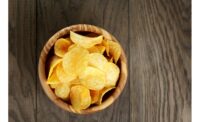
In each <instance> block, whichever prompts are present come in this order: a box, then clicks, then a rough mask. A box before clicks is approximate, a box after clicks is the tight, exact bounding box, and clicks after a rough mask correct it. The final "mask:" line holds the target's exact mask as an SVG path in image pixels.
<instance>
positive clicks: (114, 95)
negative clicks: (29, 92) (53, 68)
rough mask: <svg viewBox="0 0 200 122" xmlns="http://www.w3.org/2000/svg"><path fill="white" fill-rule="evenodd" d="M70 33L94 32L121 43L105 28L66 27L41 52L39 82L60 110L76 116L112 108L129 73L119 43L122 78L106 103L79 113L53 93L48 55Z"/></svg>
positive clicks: (88, 26)
mask: <svg viewBox="0 0 200 122" xmlns="http://www.w3.org/2000/svg"><path fill="white" fill-rule="evenodd" d="M70 31H75V32H76V31H87V32H93V33H96V34H102V35H103V36H104V38H106V39H109V40H112V41H115V42H117V43H119V41H118V40H117V39H116V38H115V37H114V36H113V35H112V34H110V33H109V32H107V31H106V30H104V29H103V28H101V27H98V26H94V25H89V24H75V25H71V26H68V27H65V28H63V29H61V30H59V31H57V32H56V33H55V34H54V35H53V36H51V37H50V38H49V40H48V41H47V42H46V43H45V45H44V47H43V49H42V51H41V54H40V57H39V63H38V75H39V80H40V84H41V86H42V89H43V90H44V92H45V94H46V95H47V96H48V98H49V99H50V100H51V101H53V102H54V104H56V105H57V106H59V107H60V108H62V109H64V110H66V111H69V112H72V113H76V114H90V113H94V112H97V111H100V110H103V109H105V108H107V107H108V106H110V105H111V104H112V103H113V102H114V101H115V100H116V99H117V98H118V97H119V95H120V94H121V92H122V91H123V89H124V87H125V85H126V82H127V76H128V73H127V59H126V55H125V53H124V50H123V48H122V47H121V44H120V43H119V44H120V47H121V50H122V54H121V56H120V59H119V61H120V65H121V67H120V76H119V78H118V84H117V86H116V88H115V90H114V92H113V93H112V94H111V95H110V96H109V97H108V98H107V99H106V100H105V101H103V102H102V104H101V105H97V106H93V107H89V108H87V109H84V110H80V111H77V110H75V109H73V107H72V106H71V105H70V104H68V103H66V102H64V101H63V100H61V99H60V98H58V97H57V96H56V95H55V94H54V92H53V91H52V89H51V88H50V86H49V85H48V84H47V83H46V80H47V78H46V73H45V65H46V58H47V55H48V53H49V51H50V49H51V48H52V46H53V45H54V43H55V42H56V40H57V39H58V38H61V37H62V36H64V35H66V34H69V32H70Z"/></svg>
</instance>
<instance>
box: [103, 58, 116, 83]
mask: <svg viewBox="0 0 200 122" xmlns="http://www.w3.org/2000/svg"><path fill="white" fill-rule="evenodd" d="M103 71H104V72H105V74H106V85H105V86H106V87H110V86H115V85H116V83H117V80H118V78H119V72H120V70H119V68H118V66H117V65H116V64H114V63H111V62H107V63H106V64H105V65H104V68H103Z"/></svg>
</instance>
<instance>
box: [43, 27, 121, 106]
mask: <svg viewBox="0 0 200 122" xmlns="http://www.w3.org/2000/svg"><path fill="white" fill-rule="evenodd" d="M91 34H92V33H90V34H88V36H87V35H84V36H83V35H80V34H78V33H75V32H72V31H70V37H69V38H60V39H58V40H57V41H56V43H55V45H54V53H55V55H54V56H52V57H51V58H50V69H49V74H48V79H47V83H48V84H49V85H50V87H51V88H52V89H54V92H55V95H56V96H58V97H59V98H61V99H63V100H65V101H66V102H68V103H69V104H71V105H72V106H73V108H74V109H76V110H82V109H86V108H88V107H89V106H90V105H91V104H96V105H100V104H101V103H102V98H103V96H104V95H105V93H107V92H108V91H110V90H112V89H114V88H115V86H116V83H117V81H118V78H119V73H120V69H119V67H118V66H117V65H116V63H117V61H118V60H119V57H120V55H121V47H120V45H119V44H118V43H117V42H114V41H111V40H106V39H104V37H103V36H102V35H100V36H95V37H91V36H90V35H91Z"/></svg>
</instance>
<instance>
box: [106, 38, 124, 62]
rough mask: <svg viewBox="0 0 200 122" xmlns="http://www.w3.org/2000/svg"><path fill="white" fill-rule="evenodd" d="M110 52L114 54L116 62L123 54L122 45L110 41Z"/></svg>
mask: <svg viewBox="0 0 200 122" xmlns="http://www.w3.org/2000/svg"><path fill="white" fill-rule="evenodd" d="M108 44H109V53H110V54H111V55H112V56H113V58H114V61H115V63H117V61H118V60H119V57H120V55H121V46H120V45H119V44H118V43H117V42H114V41H109V40H108Z"/></svg>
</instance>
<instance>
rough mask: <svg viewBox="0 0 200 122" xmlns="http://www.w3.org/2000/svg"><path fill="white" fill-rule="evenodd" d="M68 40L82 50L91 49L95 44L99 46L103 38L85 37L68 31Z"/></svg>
mask: <svg viewBox="0 0 200 122" xmlns="http://www.w3.org/2000/svg"><path fill="white" fill-rule="evenodd" d="M70 39H71V40H72V42H74V43H75V44H78V45H80V46H82V47H84V48H91V47H93V46H94V45H96V44H100V43H101V42H102V40H103V36H102V35H101V36H98V37H87V36H83V35H80V34H77V33H74V32H72V31H70Z"/></svg>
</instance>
